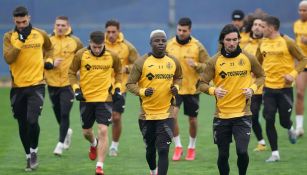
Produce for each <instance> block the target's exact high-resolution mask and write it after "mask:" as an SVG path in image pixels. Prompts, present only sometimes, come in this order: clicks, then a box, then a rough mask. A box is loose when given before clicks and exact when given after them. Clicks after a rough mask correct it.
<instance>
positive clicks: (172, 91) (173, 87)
mask: <svg viewBox="0 0 307 175" xmlns="http://www.w3.org/2000/svg"><path fill="white" fill-rule="evenodd" d="M171 93H172V95H173V96H176V95H177V94H178V89H177V87H176V86H174V85H173V86H171Z"/></svg>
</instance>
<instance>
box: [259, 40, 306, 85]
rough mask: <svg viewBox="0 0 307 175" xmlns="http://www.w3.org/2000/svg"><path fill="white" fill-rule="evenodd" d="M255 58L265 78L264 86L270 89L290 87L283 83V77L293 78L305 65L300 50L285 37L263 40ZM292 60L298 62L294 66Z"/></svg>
mask: <svg viewBox="0 0 307 175" xmlns="http://www.w3.org/2000/svg"><path fill="white" fill-rule="evenodd" d="M257 57H258V60H259V62H260V63H262V67H263V69H264V72H265V76H266V78H265V83H264V86H265V87H268V88H272V89H281V88H285V87H291V86H292V84H286V83H285V79H284V76H285V75H286V74H290V75H291V76H292V77H294V78H295V77H296V76H297V74H298V72H301V71H302V70H303V69H304V67H305V65H306V63H307V59H306V58H304V56H303V54H302V52H301V49H300V48H299V47H298V46H297V45H296V44H295V42H294V41H293V40H292V39H291V38H289V37H288V36H286V35H285V36H278V37H276V38H274V39H269V38H263V39H262V42H261V44H260V46H259V49H258V51H257ZM294 59H297V60H298V63H297V65H296V66H295V61H294Z"/></svg>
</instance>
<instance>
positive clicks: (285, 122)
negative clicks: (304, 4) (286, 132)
mask: <svg viewBox="0 0 307 175" xmlns="http://www.w3.org/2000/svg"><path fill="white" fill-rule="evenodd" d="M280 125H281V126H282V127H283V128H287V129H289V128H290V127H291V123H290V121H289V120H280Z"/></svg>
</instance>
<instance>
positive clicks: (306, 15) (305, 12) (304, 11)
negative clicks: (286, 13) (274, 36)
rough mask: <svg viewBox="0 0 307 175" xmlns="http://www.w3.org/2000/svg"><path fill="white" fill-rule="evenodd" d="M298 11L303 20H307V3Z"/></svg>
mask: <svg viewBox="0 0 307 175" xmlns="http://www.w3.org/2000/svg"><path fill="white" fill-rule="evenodd" d="M298 13H299V15H300V18H301V20H303V21H307V5H305V4H304V5H301V6H299V8H298Z"/></svg>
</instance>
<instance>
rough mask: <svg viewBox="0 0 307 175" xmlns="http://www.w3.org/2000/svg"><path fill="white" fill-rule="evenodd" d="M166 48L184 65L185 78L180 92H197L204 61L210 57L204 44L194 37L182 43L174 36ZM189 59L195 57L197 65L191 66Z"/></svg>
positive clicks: (183, 73) (182, 93) (169, 53)
mask: <svg viewBox="0 0 307 175" xmlns="http://www.w3.org/2000/svg"><path fill="white" fill-rule="evenodd" d="M166 50H167V53H168V55H171V56H174V57H175V58H177V59H178V60H179V62H180V65H181V67H182V75H183V79H182V85H181V87H180V90H179V94H181V95H184V94H196V93H197V91H196V84H197V82H198V80H199V78H200V76H199V74H200V73H201V72H203V69H204V67H205V64H204V63H205V62H206V60H207V59H208V58H209V54H208V53H207V51H206V49H205V48H204V46H203V45H202V44H201V43H200V42H199V41H198V40H196V39H195V38H193V37H192V39H191V40H190V42H189V43H187V44H185V45H181V44H179V43H178V42H177V41H176V37H174V38H172V39H170V40H169V41H168V43H167V48H166ZM187 59H193V60H194V61H195V62H196V64H197V65H196V66H195V67H191V66H190V65H188V64H187Z"/></svg>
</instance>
